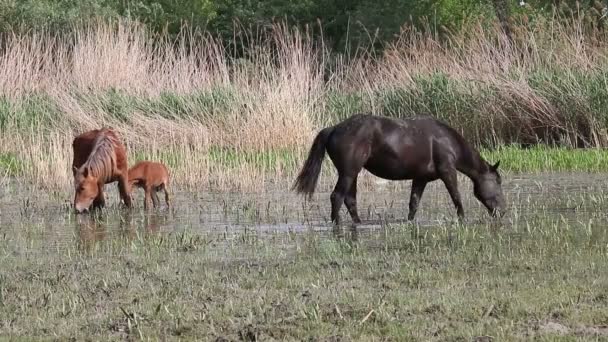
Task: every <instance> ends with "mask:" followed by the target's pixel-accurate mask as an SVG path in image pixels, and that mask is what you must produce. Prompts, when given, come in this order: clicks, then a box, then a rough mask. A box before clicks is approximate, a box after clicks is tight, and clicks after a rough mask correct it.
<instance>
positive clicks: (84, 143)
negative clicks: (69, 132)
mask: <svg viewBox="0 0 608 342" xmlns="http://www.w3.org/2000/svg"><path fill="white" fill-rule="evenodd" d="M108 142H109V144H108ZM103 144H106V145H105V147H103V148H105V153H96V155H95V156H93V154H94V152H93V151H94V150H97V151H99V150H100V149H102V147H101V146H102V145H103ZM96 147H98V149H96ZM72 149H73V151H74V159H73V162H72V166H73V167H74V168H76V169H77V168H80V167H81V166H82V165H84V164H85V163H87V161H89V159H91V158H92V160H91V161H89V162H92V163H95V162H97V161H98V160H99V158H105V159H108V158H109V159H113V160H114V161H115V162H114V163H107V164H106V165H115V167H116V169H113V170H105V172H104V173H108V174H107V175H105V174H104V175H100V176H105V177H104V178H108V180H109V181H112V179H114V178H115V177H116V175H119V174H121V173H122V172H126V171H127V151H126V148H125V146H124V145H123V144H122V142H121V141H120V139H119V138H118V135H117V134H116V133H115V132H114V130H113V129H111V128H108V127H104V128H101V129H93V130H90V131H86V132H83V133H81V134H80V135H78V136H76V137H75V138H74V140H73V141H72Z"/></svg>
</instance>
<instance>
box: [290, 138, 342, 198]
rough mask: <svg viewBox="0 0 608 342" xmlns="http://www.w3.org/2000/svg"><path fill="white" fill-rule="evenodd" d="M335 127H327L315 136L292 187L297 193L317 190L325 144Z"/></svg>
mask: <svg viewBox="0 0 608 342" xmlns="http://www.w3.org/2000/svg"><path fill="white" fill-rule="evenodd" d="M333 129H334V128H333V127H327V128H325V129H323V130H321V132H319V134H317V136H316V137H315V140H314V141H313V143H312V146H311V147H310V151H309V152H308V158H306V162H304V166H303V167H302V170H301V171H300V174H299V175H298V178H296V182H295V183H294V184H293V187H292V189H295V190H296V192H297V193H300V194H301V193H304V194H307V195H308V196H311V195H312V194H313V193H314V192H315V188H316V186H317V180H318V179H319V173H321V165H322V164H323V158H324V157H325V145H326V144H327V140H328V138H329V136H330V135H331V132H332V131H333Z"/></svg>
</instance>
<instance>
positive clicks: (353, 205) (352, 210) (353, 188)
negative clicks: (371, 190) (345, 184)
mask: <svg viewBox="0 0 608 342" xmlns="http://www.w3.org/2000/svg"><path fill="white" fill-rule="evenodd" d="M344 204H345V205H346V209H348V213H349V214H350V217H351V218H352V219H353V222H354V223H361V219H360V218H359V214H358V213H357V176H355V178H354V179H353V181H352V184H351V185H350V189H348V192H347V193H346V197H344Z"/></svg>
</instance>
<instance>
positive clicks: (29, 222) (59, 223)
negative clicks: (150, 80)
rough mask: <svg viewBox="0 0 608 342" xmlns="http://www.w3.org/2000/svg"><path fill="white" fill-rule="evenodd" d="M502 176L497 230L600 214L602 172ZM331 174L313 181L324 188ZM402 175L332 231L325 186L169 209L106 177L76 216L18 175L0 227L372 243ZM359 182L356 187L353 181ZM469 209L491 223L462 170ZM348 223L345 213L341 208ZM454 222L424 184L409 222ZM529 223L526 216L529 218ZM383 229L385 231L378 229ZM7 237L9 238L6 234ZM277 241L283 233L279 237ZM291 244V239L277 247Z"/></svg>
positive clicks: (184, 199)
mask: <svg viewBox="0 0 608 342" xmlns="http://www.w3.org/2000/svg"><path fill="white" fill-rule="evenodd" d="M505 178H506V179H505V181H504V185H503V189H504V193H505V196H506V198H507V203H508V205H509V211H508V213H507V214H506V215H505V217H503V218H502V219H501V220H500V222H498V223H496V224H497V225H498V226H499V227H500V229H502V230H507V231H508V230H509V229H510V228H511V227H512V226H514V225H517V224H519V222H521V221H522V220H524V219H525V220H531V219H533V218H534V217H536V216H538V217H541V218H542V217H544V218H546V217H560V219H561V220H566V221H569V222H572V224H579V225H581V227H583V226H584V225H585V224H586V223H587V222H589V220H594V221H595V222H596V223H597V222H600V223H608V219H607V216H606V214H605V212H606V209H608V177H605V175H602V174H582V173H577V174H535V175H511V176H506V177H505ZM331 181H332V180H331V179H327V180H326V182H325V183H326V184H324V186H321V189H325V190H326V189H330V188H331V186H330V183H331ZM409 186H410V182H376V179H371V185H368V186H367V189H365V190H360V191H359V194H358V208H359V215H360V216H361V218H362V220H363V223H362V224H361V225H359V226H358V228H357V230H356V231H354V233H353V231H352V230H344V229H342V230H336V229H333V226H332V225H331V224H330V222H329V212H330V206H329V192H328V191H321V192H319V193H317V194H315V195H314V196H313V198H312V199H311V200H310V201H305V200H304V198H303V197H301V196H298V195H296V194H294V193H293V192H290V191H288V190H287V189H286V188H285V189H275V190H272V191H268V192H266V193H259V194H234V193H209V192H204V191H200V192H199V191H190V190H180V189H174V190H173V199H172V206H171V208H166V207H165V206H164V201H162V200H163V199H164V197H163V196H162V194H160V196H159V197H160V198H161V202H162V203H163V207H162V208H160V209H156V210H152V211H151V212H149V213H146V212H144V210H143V208H142V201H143V193H141V192H138V193H136V205H137V207H136V209H134V210H132V211H128V210H123V209H121V208H120V206H119V205H118V204H117V203H118V194H117V192H116V189H115V188H116V187H115V186H113V185H110V186H106V191H107V192H108V194H107V197H106V198H107V202H108V204H109V205H108V208H106V209H104V210H103V211H102V212H101V213H97V214H96V215H74V213H73V210H72V209H71V208H70V201H69V196H70V194H65V193H40V192H35V191H33V190H32V189H28V188H27V187H25V186H22V185H18V184H17V183H11V184H8V185H6V186H4V187H2V188H0V236H2V237H3V238H4V240H5V242H9V243H6V245H10V246H12V247H11V253H13V254H15V255H19V254H22V253H28V254H29V253H35V254H37V253H42V254H44V253H53V252H61V251H62V250H65V249H73V248H74V246H75V245H77V246H78V247H79V249H84V250H89V249H91V248H92V247H93V246H95V244H97V243H103V242H104V241H105V242H107V241H112V240H116V239H122V240H125V239H126V240H129V239H133V238H136V237H140V238H141V237H142V236H144V237H145V236H148V235H154V236H159V235H161V236H162V235H163V234H168V233H181V232H185V233H188V234H190V235H194V236H200V237H201V238H204V239H206V240H207V241H209V242H210V243H209V245H210V246H215V248H216V249H217V253H218V254H219V255H221V254H222V253H223V251H225V249H226V246H230V245H234V242H235V241H237V240H239V239H241V240H242V239H247V238H248V236H249V237H251V236H255V238H256V239H259V238H265V237H268V238H277V236H278V237H281V236H288V235H290V234H317V235H318V236H319V237H320V238H336V237H337V238H341V237H344V236H349V237H350V239H356V240H357V241H359V242H362V243H367V245H368V246H370V247H373V246H375V245H379V244H378V241H379V240H382V239H386V238H388V236H389V235H390V234H386V233H385V230H386V229H387V228H390V227H393V226H398V225H401V224H404V223H405V217H406V216H407V211H408V210H407V207H408V202H409ZM361 188H364V187H361ZM460 190H461V195H462V197H463V204H464V206H465V211H466V215H467V221H466V225H469V226H474V225H479V224H484V223H488V222H493V221H492V219H491V218H490V217H489V215H488V214H487V212H486V211H485V209H483V208H482V206H481V204H480V203H479V202H478V201H477V200H476V199H474V198H473V196H472V189H471V184H470V182H469V181H468V180H466V179H464V178H461V179H460ZM341 217H342V219H343V221H344V225H345V226H346V227H348V226H350V217H349V216H348V214H347V212H346V209H345V208H344V207H343V209H342V212H341ZM454 222H455V209H454V207H453V205H452V203H451V200H450V199H449V196H448V194H447V191H446V190H445V188H444V187H443V184H442V183H441V182H433V183H431V184H429V186H428V187H427V190H426V192H425V194H424V196H423V199H422V202H421V206H420V209H419V211H418V213H417V218H416V227H417V229H422V230H425V229H433V228H434V227H442V226H446V225H450V224H452V223H454ZM527 224H529V222H528V223H527ZM383 232H384V233H383ZM12 240H14V243H10V241H12ZM281 241H284V240H281ZM283 247H284V248H285V250H287V251H289V249H290V247H289V246H288V244H287V245H285V246H283Z"/></svg>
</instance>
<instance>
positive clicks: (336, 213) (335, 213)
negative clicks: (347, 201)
mask: <svg viewBox="0 0 608 342" xmlns="http://www.w3.org/2000/svg"><path fill="white" fill-rule="evenodd" d="M355 178H356V177H351V176H345V175H339V176H338V182H337V183H336V187H335V188H334V191H333V192H332V193H331V196H330V199H331V220H332V222H334V223H335V224H340V207H342V203H343V202H344V198H345V197H346V194H347V193H348V190H350V186H351V185H352V183H353V180H354V179H355Z"/></svg>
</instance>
